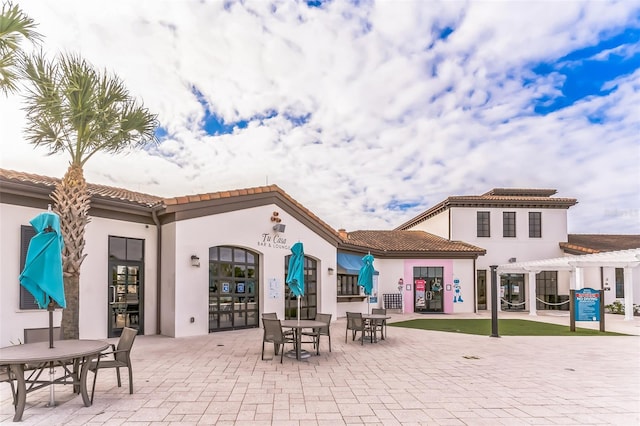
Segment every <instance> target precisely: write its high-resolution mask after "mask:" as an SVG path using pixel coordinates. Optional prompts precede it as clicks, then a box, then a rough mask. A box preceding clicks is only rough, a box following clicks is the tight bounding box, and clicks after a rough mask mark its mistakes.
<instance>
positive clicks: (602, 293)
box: [600, 290, 604, 333]
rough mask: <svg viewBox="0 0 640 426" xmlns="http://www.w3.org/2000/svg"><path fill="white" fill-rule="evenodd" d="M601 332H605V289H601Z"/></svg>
mask: <svg viewBox="0 0 640 426" xmlns="http://www.w3.org/2000/svg"><path fill="white" fill-rule="evenodd" d="M600 332H601V333H604V290H600Z"/></svg>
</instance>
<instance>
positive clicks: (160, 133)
mask: <svg viewBox="0 0 640 426" xmlns="http://www.w3.org/2000/svg"><path fill="white" fill-rule="evenodd" d="M168 134H169V132H167V129H166V128H164V127H162V126H158V127H156V131H155V135H156V138H157V139H158V140H162V139H164V138H166V137H167V135H168Z"/></svg>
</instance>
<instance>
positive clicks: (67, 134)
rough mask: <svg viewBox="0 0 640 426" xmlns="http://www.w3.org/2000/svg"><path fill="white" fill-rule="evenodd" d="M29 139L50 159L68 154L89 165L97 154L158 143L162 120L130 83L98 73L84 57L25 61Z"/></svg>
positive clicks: (71, 55) (40, 57)
mask: <svg viewBox="0 0 640 426" xmlns="http://www.w3.org/2000/svg"><path fill="white" fill-rule="evenodd" d="M25 63H26V67H25V75H26V77H27V79H28V80H29V81H30V82H31V84H30V87H29V91H28V93H27V96H26V101H27V102H26V103H27V106H26V108H25V111H26V112H27V118H28V120H29V122H30V125H29V127H28V128H27V129H26V130H25V134H26V136H27V139H28V140H29V141H30V142H32V143H34V144H36V145H47V146H48V148H49V152H50V153H55V152H59V151H63V150H64V151H67V153H68V154H69V155H70V157H71V163H72V164H78V165H83V164H84V163H86V161H87V160H88V159H89V158H91V157H92V156H93V155H94V154H95V153H97V152H108V153H119V152H121V151H124V150H125V149H129V148H137V147H140V146H143V145H146V144H147V143H153V142H156V141H157V140H156V136H155V129H156V127H157V126H158V121H157V117H156V115H154V114H151V113H150V112H149V110H148V109H147V108H145V107H144V106H142V105H141V104H140V105H139V104H138V102H137V101H136V100H135V99H134V98H133V97H132V96H131V95H130V94H129V91H128V90H127V88H126V87H125V85H124V82H123V81H122V80H121V79H119V78H118V77H117V76H116V75H113V74H111V75H110V74H108V73H107V72H106V71H103V72H98V71H96V70H95V68H93V66H92V65H91V64H90V63H88V62H87V61H86V60H84V59H82V58H81V57H80V56H78V55H73V54H62V55H59V56H58V57H56V58H55V59H54V60H53V61H48V60H47V59H46V58H45V57H44V55H42V54H39V55H34V56H31V57H29V58H27V60H26V61H25Z"/></svg>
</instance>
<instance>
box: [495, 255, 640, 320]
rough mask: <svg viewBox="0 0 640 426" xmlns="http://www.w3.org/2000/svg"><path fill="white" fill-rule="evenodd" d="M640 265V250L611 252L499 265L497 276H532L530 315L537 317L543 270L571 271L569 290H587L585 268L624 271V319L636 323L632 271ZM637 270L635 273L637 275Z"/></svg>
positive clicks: (530, 282) (530, 277)
mask: <svg viewBox="0 0 640 426" xmlns="http://www.w3.org/2000/svg"><path fill="white" fill-rule="evenodd" d="M638 266H640V248H637V249H631V250H619V251H609V252H604V253H594V254H585V255H571V256H564V257H556V258H553V259H541V260H531V261H528V262H517V263H507V264H504V265H499V266H498V268H497V273H498V275H504V274H523V273H527V274H528V275H529V300H531V301H532V302H531V303H530V308H529V315H536V304H535V303H533V301H535V300H536V274H538V273H540V272H541V271H570V272H571V282H570V288H571V289H573V290H579V289H581V288H583V287H584V274H583V269H584V268H593V267H609V268H623V269H624V296H625V297H624V312H625V315H624V319H625V320H633V270H634V269H635V268H638ZM637 272H638V271H636V273H637Z"/></svg>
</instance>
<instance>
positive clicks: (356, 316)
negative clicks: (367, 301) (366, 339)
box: [347, 312, 364, 330]
mask: <svg viewBox="0 0 640 426" xmlns="http://www.w3.org/2000/svg"><path fill="white" fill-rule="evenodd" d="M363 327H364V323H363V321H362V313H360V312H347V329H348V330H361V329H362V328H363Z"/></svg>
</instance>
